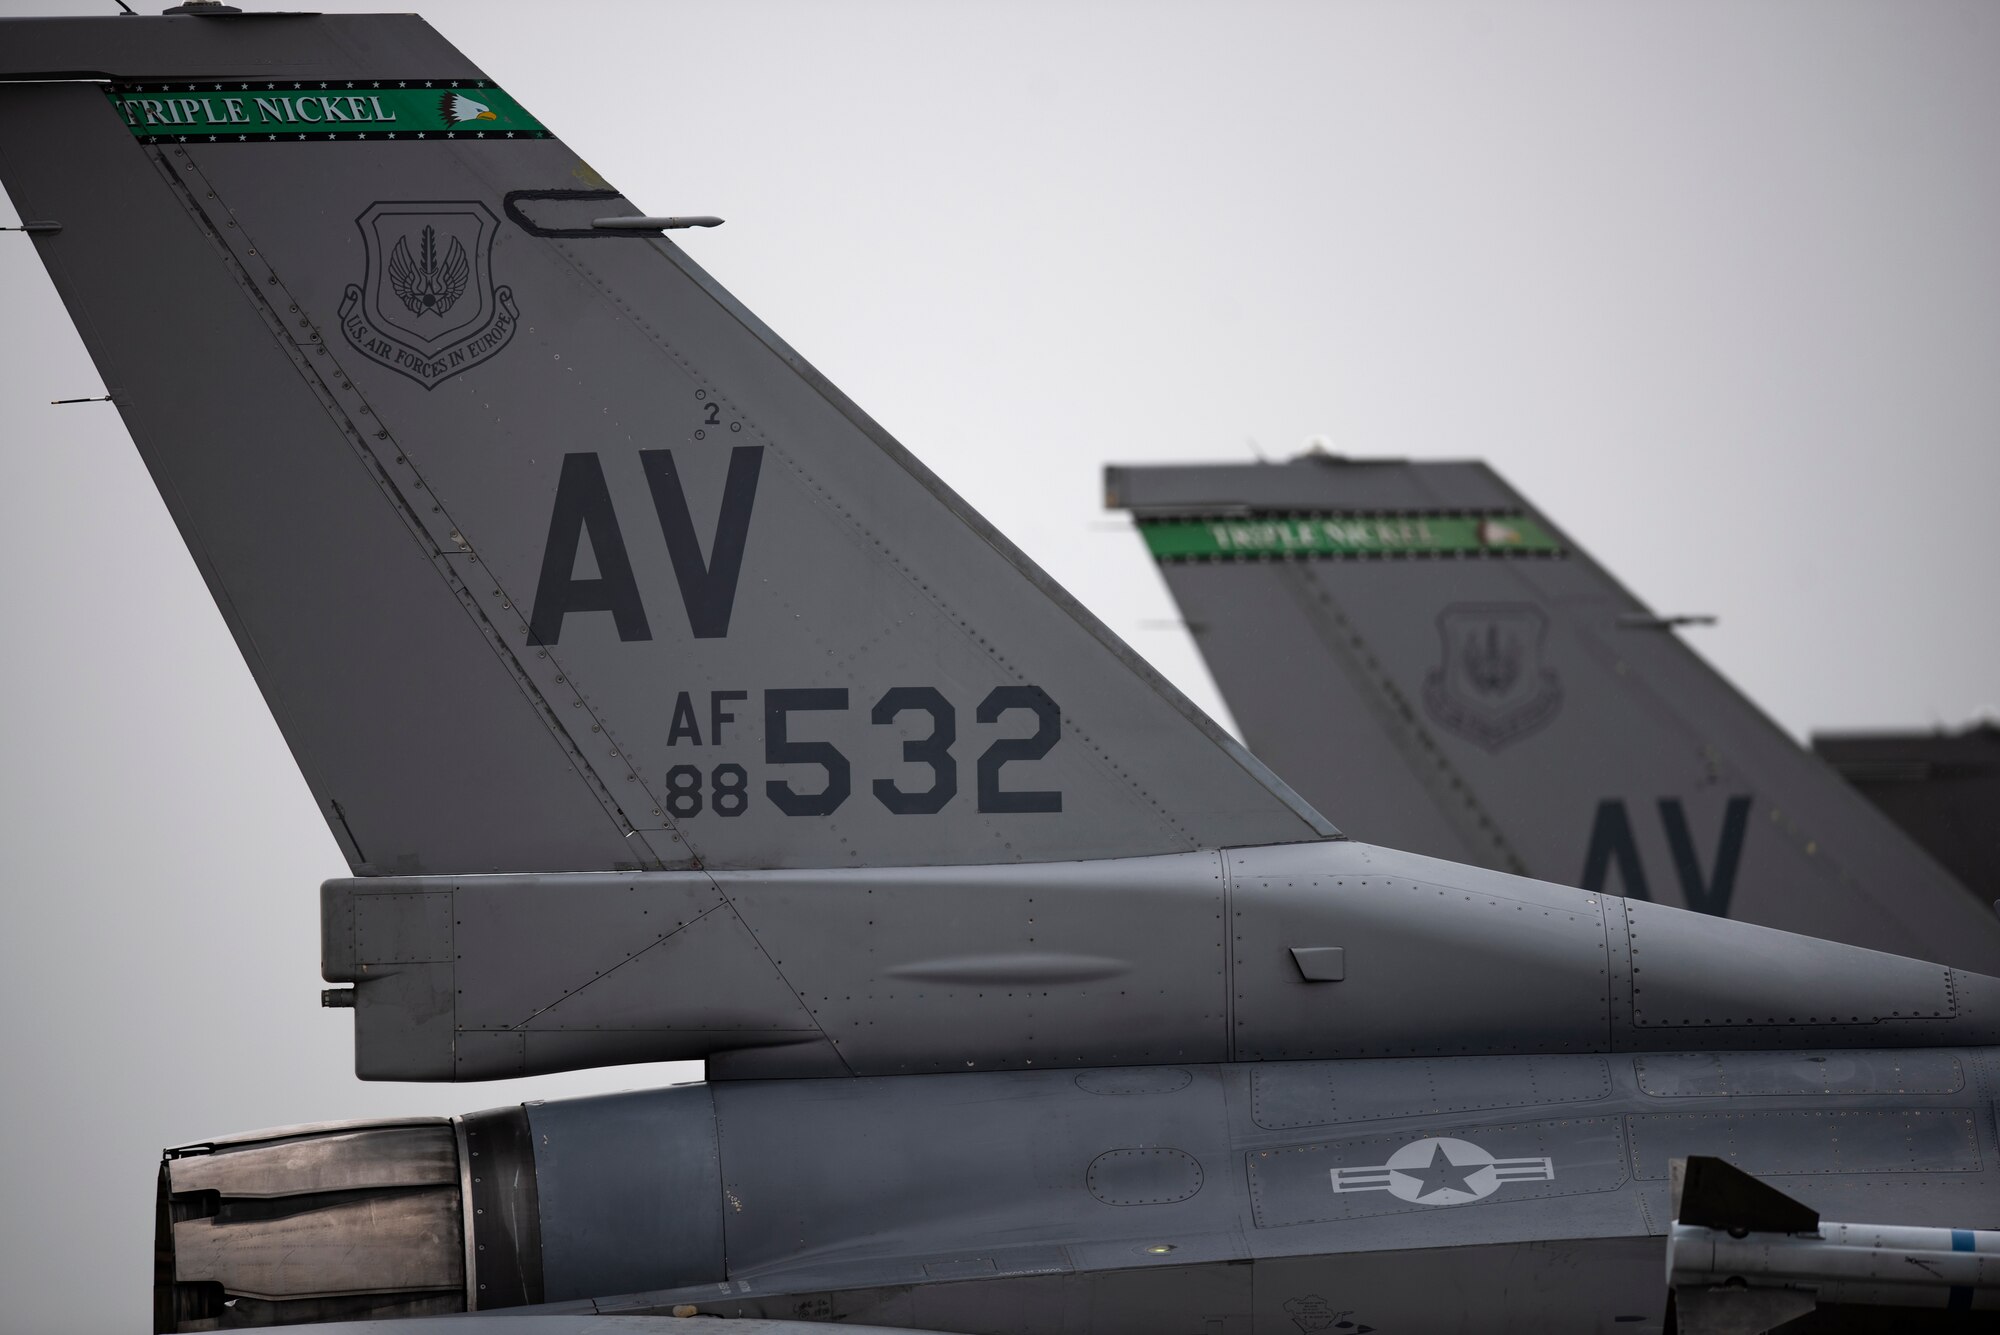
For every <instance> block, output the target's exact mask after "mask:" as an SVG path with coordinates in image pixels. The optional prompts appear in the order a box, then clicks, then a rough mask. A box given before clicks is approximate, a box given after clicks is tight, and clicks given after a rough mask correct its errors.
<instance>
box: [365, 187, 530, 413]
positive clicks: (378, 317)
mask: <svg viewBox="0 0 2000 1335" xmlns="http://www.w3.org/2000/svg"><path fill="white" fill-rule="evenodd" d="M354 222H355V225H356V226H357V227H359V228H360V229H361V240H362V244H363V246H364V247H366V249H367V253H368V273H367V276H366V277H365V278H364V279H363V280H362V282H361V284H360V285H359V286H355V285H354V284H352V283H350V284H348V287H347V291H346V294H345V295H344V296H343V297H342V299H341V303H340V329H341V332H342V333H344V334H346V335H347V341H348V342H349V343H351V344H353V345H354V347H355V349H356V350H357V351H359V352H360V353H361V354H362V355H364V356H366V357H369V358H372V359H373V360H375V361H378V362H380V363H381V364H382V365H384V366H386V367H389V368H390V369H391V370H395V371H401V372H402V373H403V374H404V375H406V376H408V377H410V379H412V380H414V381H416V382H417V383H418V384H420V385H422V386H423V387H424V388H425V389H433V388H435V387H436V386H438V385H439V384H442V383H443V382H444V381H446V380H448V379H450V378H451V377H452V376H455V375H457V374H458V373H459V372H460V371H466V370H470V369H471V368H473V367H475V366H477V365H479V364H480V363H481V362H483V361H485V360H487V359H488V358H489V357H492V356H493V355H494V354H495V353H497V352H499V351H500V349H502V348H504V347H506V346H507V343H508V341H509V340H510V339H512V338H513V337H514V329H515V327H516V326H517V325H518V324H519V323H520V315H521V313H520V311H519V310H518V309H516V307H515V305H514V292H513V289H512V288H508V287H504V286H496V285H495V284H494V282H493V273H492V254H493V236H494V233H495V232H496V231H497V230H498V228H499V223H498V220H497V219H495V218H494V216H493V213H492V210H490V209H488V208H487V207H486V206H485V205H484V204H481V203H480V202H478V201H477V200H435V201H407V202H398V203H378V204H372V205H370V206H369V208H368V210H367V211H366V212H365V213H363V214H362V215H361V216H360V217H359V218H356V219H355V220H354Z"/></svg>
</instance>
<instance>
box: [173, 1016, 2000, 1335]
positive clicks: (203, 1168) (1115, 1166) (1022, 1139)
mask: <svg viewBox="0 0 2000 1335" xmlns="http://www.w3.org/2000/svg"><path fill="white" fill-rule="evenodd" d="M1996 1079H2000V1050H1996V1049H1993V1048H1986V1049H1951V1048H1927V1049H1868V1050H1852V1049H1827V1050H1821V1051H1816V1052H1811V1051H1794V1052H1729V1053H1696V1052H1675V1053H1658V1054H1646V1055H1643V1056H1638V1057H1634V1056H1628V1055H1602V1054H1593V1055H1573V1056H1536V1057H1526V1056H1522V1057H1440V1058H1388V1059H1378V1060H1353V1061H1339V1062H1271V1063H1255V1062H1235V1063H1227V1064H1206V1065H1188V1066H1149V1067H1138V1068H1111V1069H1092V1070H1086V1071H1081V1072H1078V1071H1032V1072H1031V1071H1010V1072H992V1073H968V1074H961V1075H948V1076H907V1077H895V1076H890V1077H871V1078H859V1079H845V1080H811V1081H737V1082H723V1083H716V1084H710V1085H692V1086H680V1087H675V1088H670V1089H661V1090H648V1091H641V1092H635V1093H630V1094H618V1095H610V1096H605V1097H600V1098H592V1099H579V1100H568V1101H558V1102H548V1103H530V1104H528V1105H526V1107H525V1108H512V1109H503V1110H499V1111H497V1112H494V1113H486V1114H478V1115H475V1116H473V1117H470V1118H467V1119H462V1122H461V1125H460V1127H459V1128H458V1139H459V1144H460V1146H461V1147H465V1146H467V1145H468V1144H469V1145H470V1146H471V1147H473V1148H482V1147H483V1153H482V1154H481V1155H480V1157H478V1158H476V1159H467V1160H466V1161H465V1162H466V1163H467V1164H469V1165H470V1167H469V1172H470V1173H472V1174H476V1175H478V1177H479V1178H480V1179H481V1180H480V1181H479V1182H478V1184H477V1185H474V1186H472V1187H471V1188H470V1193H469V1195H468V1196H467V1198H466V1199H467V1200H469V1201H470V1202H472V1203H473V1208H474V1209H475V1210H477V1211H480V1213H478V1214H476V1215H473V1216H472V1217H471V1218H472V1227H471V1228H470V1229H469V1230H468V1231H467V1232H466V1234H465V1240H466V1242H467V1244H468V1245H467V1246H466V1248H465V1250H466V1252H467V1253H469V1254H470V1255H471V1256H472V1257H473V1258H474V1259H473V1264H472V1268H471V1272H470V1273H471V1278H472V1283H470V1284H468V1285H466V1286H465V1287H466V1288H467V1289H469V1290H470V1291H471V1292H472V1294H473V1297H474V1301H475V1303H476V1304H477V1305H480V1306H483V1307H486V1308H492V1307H500V1306H513V1305H515V1304H520V1303H535V1302H541V1303H547V1304H554V1305H556V1306H555V1308H554V1310H570V1311H595V1312H599V1313H634V1314H636V1313H646V1312H657V1313H667V1312H671V1311H673V1310H674V1309H676V1308H686V1307H693V1308H695V1309H697V1310H698V1311H700V1312H701V1313H704V1314H713V1315H717V1316H756V1317H769V1318H780V1319H801V1320H833V1321H854V1322H869V1323H874V1324H879V1325H887V1326H904V1327H916V1328H920V1329H927V1330H929V1329H935V1330H947V1331H966V1332H973V1331H977V1332H991V1335H1044V1333H1045V1332H1046V1333H1047V1335H1055V1333H1056V1332H1063V1331H1075V1330H1085V1329H1087V1330H1091V1331H1098V1332H1129V1333H1130V1335H1218V1333H1219V1335H1250V1333H1251V1332H1258V1333H1259V1335H1292V1333H1293V1332H1295V1331H1313V1330H1329V1329H1342V1330H1357V1331H1361V1330H1368V1329H1371V1328H1372V1329H1374V1330H1379V1331H1384V1332H1395V1331H1403V1332H1435V1331H1451V1330H1463V1331H1479V1332H1500V1331H1520V1332H1544V1331H1591V1330H1604V1331H1610V1330H1621V1331H1622V1330H1632V1331H1640V1332H1645V1331H1658V1330H1659V1329H1660V1328H1661V1325H1660V1321H1661V1316H1662V1311H1663V1303H1662V1301H1661V1294H1662V1284H1661V1276H1662V1272H1663V1268H1664V1256H1665V1233H1666V1230H1667V1228H1668V1225H1669V1222H1670V1220H1671V1219H1672V1217H1673V1215H1672V1209H1671V1206H1670V1204H1669V1180H1668V1179H1669V1161H1670V1160H1671V1159H1674V1158H1678V1157H1681V1156H1683V1155H1686V1154H1689V1153H1707V1154H1714V1155H1717V1156H1726V1157H1728V1158H1729V1159H1730V1160H1731V1161H1732V1162H1733V1163H1735V1164H1736V1165H1738V1166H1739V1167H1742V1168H1743V1169H1745V1170H1746V1171H1749V1172H1752V1173H1757V1174H1766V1175H1770V1176H1772V1177H1774V1178H1776V1179H1777V1180H1780V1181H1784V1182H1787V1183H1788V1184H1792V1185H1791V1189H1793V1190H1795V1191H1796V1192H1797V1193H1799V1194H1802V1195H1804V1196H1806V1197H1808V1198H1809V1199H1811V1200H1812V1201H1813V1203H1814V1204H1815V1205H1816V1206H1817V1207H1819V1208H1821V1209H1822V1210H1825V1211H1827V1212H1832V1213H1847V1214H1858V1213H1862V1212H1866V1213H1867V1214H1868V1216H1869V1217H1870V1218H1878V1217H1894V1218H1896V1219H1898V1220H1901V1221H1906V1222H1913V1223H1931V1224H1937V1225H1945V1224H1950V1225H1952V1226H1961V1227H1962V1226H1967V1225H1968V1223H1969V1221H1980V1222H1982V1223H1983V1224H1987V1225H1990V1224H1991V1223H1992V1222H1993V1221H1994V1220H1995V1219H1996V1211H1995V1208H1994V1202H1995V1199H1996V1196H2000V1171H1996V1169H1995V1167H1994V1165H1995V1164H1996V1163H2000V1143H1996V1141H1995V1138H1994V1120H1993V1111H1994V1105H1993V1102H1992V1098H1991V1094H1990V1091H1991V1090H1992V1089H1993V1087H1994V1082H1995V1081H1996ZM467 1130H470V1131H471V1133H472V1134H471V1137H470V1140H469V1142H468V1140H467V1137H466V1134H465V1133H466V1131H467ZM413 1133H420V1134H424V1135H428V1136H431V1137H433V1138H434V1139H435V1141H436V1142H437V1143H438V1144H441V1145H446V1146H448V1145H450V1144H451V1142H452V1128H451V1127H450V1126H449V1124H446V1123H442V1122H438V1123H432V1124H430V1125H428V1126H423V1125H418V1126H414V1127H399V1128H391V1129H385V1130H382V1131H378V1132H372V1133H371V1132H369V1131H367V1130H365V1129H364V1130H359V1131H356V1130H353V1129H348V1130H346V1131H345V1132H344V1134H346V1135H348V1136H350V1137H361V1138H366V1137H367V1136H369V1135H371V1134H373V1135H377V1136H381V1137H384V1138H390V1137H397V1136H401V1137H405V1138H407V1137H409V1136H410V1135H412V1134H413ZM296 1148H297V1142H292V1143H290V1144H285V1143H280V1144H278V1145H275V1146H268V1147H266V1146H260V1145H259V1144H257V1143H256V1142H255V1141H254V1140H251V1141H248V1142H247V1143H242V1144H237V1145H224V1146H222V1147H219V1148H218V1150H217V1151H216V1152H215V1153H213V1154H198V1155H195V1156H193V1157H186V1158H177V1159H173V1160H170V1161H169V1162H168V1164H167V1165H166V1170H167V1173H168V1174H169V1175H170V1176H171V1178H172V1181H173V1184H174V1186H175V1187H176V1188H177V1189H179V1190H181V1191H183V1192H184V1193H194V1194H184V1195H183V1196H180V1197H176V1202H177V1209H178V1208H181V1207H180V1205H179V1202H182V1201H197V1200H203V1199H207V1200H209V1201H210V1202H211V1204H210V1205H209V1206H207V1207H203V1208H207V1209H210V1210H211V1211H212V1213H210V1214H209V1215H207V1216H200V1215H197V1216H195V1217H193V1218H191V1219H189V1220H187V1221H185V1222H182V1223H180V1224H178V1225H176V1226H175V1228H174V1237H175V1244H176V1246H177V1248H178V1249H179V1250H180V1253H181V1256H182V1267H183V1273H187V1271H188V1269H189V1268H194V1269H196V1270H199V1269H200V1267H201V1266H202V1265H203V1264H210V1265H213V1264H214V1261H213V1258H214V1257H215V1256H217V1255H219V1254H220V1253H221V1252H223V1251H226V1250H227V1249H228V1248H229V1247H230V1245H231V1240H230V1239H228V1238H226V1237H225V1238H222V1239H220V1240H218V1239H217V1237H216V1235H217V1234H226V1233H228V1231H229V1230H230V1229H231V1228H233V1229H235V1230H236V1234H237V1238H236V1240H235V1245H236V1246H237V1247H238V1248H240V1249H242V1251H244V1252H249V1251H254V1250H255V1249H256V1248H257V1247H258V1246H260V1245H264V1244H267V1243H268V1238H261V1239H260V1238H259V1236H258V1234H257V1232H256V1229H257V1227H258V1226H257V1225H256V1224H254V1223H248V1222H245V1223H232V1222H231V1220H232V1216H233V1215H235V1214H236V1213H237V1212H239V1211H242V1210H243V1209H244V1208H245V1207H246V1206H250V1205H254V1204H256V1202H253V1201H250V1200H248V1199H247V1198H232V1196H231V1193H230V1190H229V1188H228V1187H227V1186H225V1187H224V1188H223V1189H222V1191H221V1192H220V1195H219V1197H204V1196H202V1195H200V1194H199V1193H201V1192H203V1191H205V1190H208V1189H209V1188H210V1187H211V1186H212V1185H213V1184H214V1183H217V1182H223V1183H228V1182H230V1181H235V1182H238V1183H245V1182H248V1181H249V1180H250V1178H251V1176H253V1171H252V1170H253V1169H254V1167H255V1165H254V1164H253V1163H252V1162H251V1161H252V1160H255V1159H256V1158H257V1157H258V1156H259V1155H260V1154H262V1155H265V1156H269V1157H276V1156H279V1155H285V1154H289V1153H291V1152H293V1151H295V1150H296ZM461 1152H462V1153H464V1152H467V1151H465V1150H464V1149H462V1150H461ZM232 1161H234V1162H232ZM232 1174H233V1176H232ZM437 1180H438V1182H439V1183H440V1184H442V1185H440V1186H439V1187H438V1188H437V1190H438V1199H439V1200H440V1202H443V1203H446V1204H445V1206H444V1207H443V1208H445V1209H446V1210H447V1212H448V1205H449V1203H451V1202H455V1201H456V1199H457V1195H458V1192H457V1183H456V1181H454V1180H452V1175H451V1173H450V1171H449V1165H448V1164H447V1165H446V1166H445V1168H444V1169H443V1170H441V1171H440V1172H439V1173H438V1175H437ZM496 1181H497V1182H499V1183H501V1184H502V1185H500V1186H498V1187H496V1186H494V1185H491V1184H493V1183H495V1182H496ZM405 1189H407V1188H405ZM376 1194H377V1195H380V1196H385V1197H386V1196H388V1195H389V1194H390V1193H389V1192H388V1191H378V1192H377V1193H376ZM331 1208H336V1209H337V1208H341V1207H339V1206H335V1207H331ZM300 1218H304V1219H307V1220H310V1219H311V1218H312V1215H311V1214H310V1213H308V1214H306V1215H304V1216H292V1217H291V1218H290V1222H292V1223H296V1222H297V1221H298V1220H299V1219H300ZM496 1220H504V1221H506V1222H505V1223H501V1224H498V1225H497V1226H496V1224H495V1222H494V1221H496ZM435 1238H436V1241H435V1243H434V1244H433V1245H434V1249H435V1251H436V1253H437V1254H436V1256H435V1257H434V1258H432V1264H433V1265H434V1267H435V1269H434V1270H433V1272H432V1273H433V1274H434V1275H436V1276H438V1277H439V1279H438V1282H439V1284H440V1285H441V1286H442V1285H443V1284H444V1283H445V1281H446V1280H448V1279H453V1278H456V1272H455V1269H454V1263H455V1262H456V1261H457V1260H458V1257H459V1252H458V1246H459V1243H460V1238H459V1236H458V1234H457V1231H456V1230H455V1229H454V1228H452V1227H450V1225H449V1222H447V1223H446V1224H445V1225H443V1226H441V1227H439V1228H438V1229H437V1230H435ZM225 1272H226V1271H221V1270H219V1271H218V1273H225ZM234 1273H236V1274H237V1275H238V1276H239V1277H240V1276H241V1274H242V1273H244V1272H243V1269H242V1268H241V1263H240V1262H239V1268H238V1269H237V1270H236V1271H235V1272H234ZM319 1273H321V1274H323V1273H324V1272H323V1271H321V1272H319ZM240 1286H241V1281H240V1278H239V1287H240ZM235 1291H238V1290H232V1292H235ZM454 1296H456V1295H454ZM257 1303H258V1300H256V1299H243V1298H240V1299H239V1305H240V1306H242V1307H243V1308H244V1309H245V1311H244V1313H243V1315H244V1316H246V1317H254V1316H256V1315H257V1312H256V1310H255V1309H256V1307H257ZM1343 1321H1345V1322H1351V1323H1353V1324H1352V1325H1348V1326H1340V1325H1339V1324H1338V1323H1340V1322H1343Z"/></svg>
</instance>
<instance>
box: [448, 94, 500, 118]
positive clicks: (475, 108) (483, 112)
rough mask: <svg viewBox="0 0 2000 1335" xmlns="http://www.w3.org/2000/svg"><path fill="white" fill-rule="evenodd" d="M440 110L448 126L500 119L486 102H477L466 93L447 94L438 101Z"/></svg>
mask: <svg viewBox="0 0 2000 1335" xmlns="http://www.w3.org/2000/svg"><path fill="white" fill-rule="evenodd" d="M438 110H439V111H440V112H442V113H443V114H444V123H445V124H446V125H458V124H460V123H462V122H464V121H496V120H499V119H500V118H499V117H498V116H496V115H494V114H493V109H492V108H491V107H489V106H487V105H486V104H485V103H484V102H475V101H473V100H472V99H471V98H469V97H467V96H466V95H465V94H464V93H446V94H445V95H444V96H443V97H441V98H439V99H438Z"/></svg>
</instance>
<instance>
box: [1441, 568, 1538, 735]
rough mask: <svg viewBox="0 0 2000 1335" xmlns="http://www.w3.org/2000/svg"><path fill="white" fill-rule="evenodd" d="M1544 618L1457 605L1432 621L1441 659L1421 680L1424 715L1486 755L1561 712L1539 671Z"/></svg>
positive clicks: (1511, 607) (1495, 606)
mask: <svg viewBox="0 0 2000 1335" xmlns="http://www.w3.org/2000/svg"><path fill="white" fill-rule="evenodd" d="M1548 629H1549V623H1548V618H1547V617H1546V616H1544V615H1543V614H1542V610H1541V609H1540V608H1538V607H1535V606H1532V605H1530V604H1528V603H1486V604H1479V603H1461V604H1458V605H1456V606H1453V607H1447V608H1446V609H1445V610H1444V611H1443V612H1442V613H1440V614H1439V616H1438V637H1439V639H1441V640H1442V641H1443V652H1444V658H1443V661H1442V662H1440V663H1439V664H1438V665H1437V666H1436V667H1435V668H1433V669H1431V672H1430V675H1429V676H1427V677H1425V678H1424V712H1425V713H1426V714H1428V715H1430V717H1431V720H1432V721H1433V722H1435V723H1436V724H1438V726H1440V727H1442V728H1447V729H1449V730H1450V731H1452V732H1455V733H1457V734H1458V735H1459V736H1461V737H1464V738H1466V739H1467V740H1468V741H1473V742H1477V743H1478V744H1479V745H1480V746H1483V747H1485V748H1486V749H1487V750H1488V751H1498V750H1499V749H1500V748H1501V747H1503V746H1506V745H1508V744H1509V743H1511V742H1515V741H1519V740H1520V739H1521V738H1523V737H1525V736H1527V735H1528V734H1529V733H1531V732H1533V731H1535V730H1536V729H1537V728H1539V727H1541V726H1542V725H1543V724H1545V723H1547V722H1548V721H1549V720H1550V719H1552V718H1554V717H1555V716H1556V711H1557V710H1559V709H1561V708H1562V698H1563V690H1562V682H1561V681H1560V680H1559V679H1558V678H1557V677H1556V674H1555V671H1554V669H1552V668H1546V667H1543V666H1542V642H1543V640H1544V639H1545V638H1546V637H1547V635H1548Z"/></svg>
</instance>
